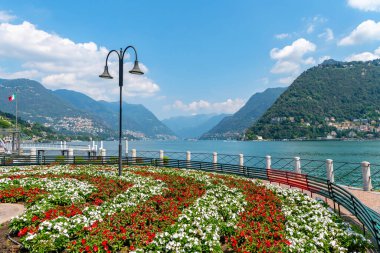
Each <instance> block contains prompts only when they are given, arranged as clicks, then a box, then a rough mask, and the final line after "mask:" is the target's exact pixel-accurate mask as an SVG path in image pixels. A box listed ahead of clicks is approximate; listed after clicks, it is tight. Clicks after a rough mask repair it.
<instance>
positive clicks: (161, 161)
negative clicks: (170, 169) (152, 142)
mask: <svg viewBox="0 0 380 253" xmlns="http://www.w3.org/2000/svg"><path fill="white" fill-rule="evenodd" d="M163 164H164V151H163V150H160V165H161V166H162V165H163Z"/></svg>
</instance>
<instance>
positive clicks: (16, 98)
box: [16, 91, 18, 130]
mask: <svg viewBox="0 0 380 253" xmlns="http://www.w3.org/2000/svg"><path fill="white" fill-rule="evenodd" d="M17 97H18V94H17V91H16V130H17V101H18V98H17Z"/></svg>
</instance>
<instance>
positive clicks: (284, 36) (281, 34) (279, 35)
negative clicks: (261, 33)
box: [274, 33, 290, 40]
mask: <svg viewBox="0 0 380 253" xmlns="http://www.w3.org/2000/svg"><path fill="white" fill-rule="evenodd" d="M274 37H275V38H276V39H278V40H283V39H286V38H289V37H290V34H289V33H280V34H276V35H275V36H274Z"/></svg>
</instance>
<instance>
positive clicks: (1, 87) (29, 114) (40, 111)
mask: <svg viewBox="0 0 380 253" xmlns="http://www.w3.org/2000/svg"><path fill="white" fill-rule="evenodd" d="M0 93H1V94H3V96H1V97H0V110H1V111H4V112H7V113H12V114H15V111H16V101H12V102H9V101H8V96H10V95H11V94H14V93H16V100H17V105H18V117H21V118H22V119H24V120H26V121H28V122H38V123H41V124H43V125H44V126H47V127H52V128H53V129H55V130H57V131H60V132H62V133H65V134H70V135H85V136H86V135H87V136H92V135H103V134H108V133H109V132H110V131H109V129H107V128H106V127H105V126H104V125H103V124H102V123H101V122H99V121H98V120H97V119H95V118H92V117H89V116H88V115H87V114H86V113H85V112H83V111H81V110H77V108H74V107H72V106H71V105H70V104H68V103H66V102H65V101H63V100H61V99H60V98H58V97H57V96H55V95H54V94H53V92H52V91H51V90H48V89H46V88H45V87H44V86H42V85H41V84H40V83H38V82H36V81H32V80H28V79H13V80H6V79H0Z"/></svg>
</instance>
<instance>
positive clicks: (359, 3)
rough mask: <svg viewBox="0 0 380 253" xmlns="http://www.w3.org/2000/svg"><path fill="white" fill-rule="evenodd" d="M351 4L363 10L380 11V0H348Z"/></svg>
mask: <svg viewBox="0 0 380 253" xmlns="http://www.w3.org/2000/svg"><path fill="white" fill-rule="evenodd" d="M347 3H348V5H349V6H351V7H352V8H355V9H359V10H362V11H377V12H380V0H347Z"/></svg>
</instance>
